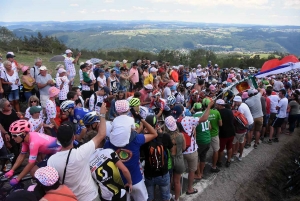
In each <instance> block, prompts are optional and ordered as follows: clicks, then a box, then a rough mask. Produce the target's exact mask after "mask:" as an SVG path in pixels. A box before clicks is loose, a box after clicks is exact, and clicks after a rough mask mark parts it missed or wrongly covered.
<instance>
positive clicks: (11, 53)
mask: <svg viewBox="0 0 300 201" xmlns="http://www.w3.org/2000/svg"><path fill="white" fill-rule="evenodd" d="M6 54H10V55H13V56H15V54H14V53H13V52H7V53H6Z"/></svg>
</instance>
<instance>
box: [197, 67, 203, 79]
mask: <svg viewBox="0 0 300 201" xmlns="http://www.w3.org/2000/svg"><path fill="white" fill-rule="evenodd" d="M201 71H202V70H201V69H200V68H198V69H196V75H197V77H200V76H201Z"/></svg>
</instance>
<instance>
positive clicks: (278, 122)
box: [271, 117, 285, 128]
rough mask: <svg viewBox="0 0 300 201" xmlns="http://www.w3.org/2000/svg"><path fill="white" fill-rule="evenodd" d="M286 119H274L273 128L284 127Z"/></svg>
mask: <svg viewBox="0 0 300 201" xmlns="http://www.w3.org/2000/svg"><path fill="white" fill-rule="evenodd" d="M284 119H285V118H278V117H276V118H275V119H274V121H273V122H272V124H271V126H272V127H273V128H278V127H281V125H282V124H283V122H284Z"/></svg>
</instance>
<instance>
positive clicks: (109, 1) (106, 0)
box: [104, 0, 115, 3]
mask: <svg viewBox="0 0 300 201" xmlns="http://www.w3.org/2000/svg"><path fill="white" fill-rule="evenodd" d="M113 2H115V0H105V1H104V3H113Z"/></svg>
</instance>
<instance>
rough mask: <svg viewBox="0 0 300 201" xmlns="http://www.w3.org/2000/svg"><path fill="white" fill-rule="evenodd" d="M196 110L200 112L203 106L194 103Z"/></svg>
mask: <svg viewBox="0 0 300 201" xmlns="http://www.w3.org/2000/svg"><path fill="white" fill-rule="evenodd" d="M193 108H194V109H196V110H200V109H201V108H202V104H201V103H194V107H193Z"/></svg>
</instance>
